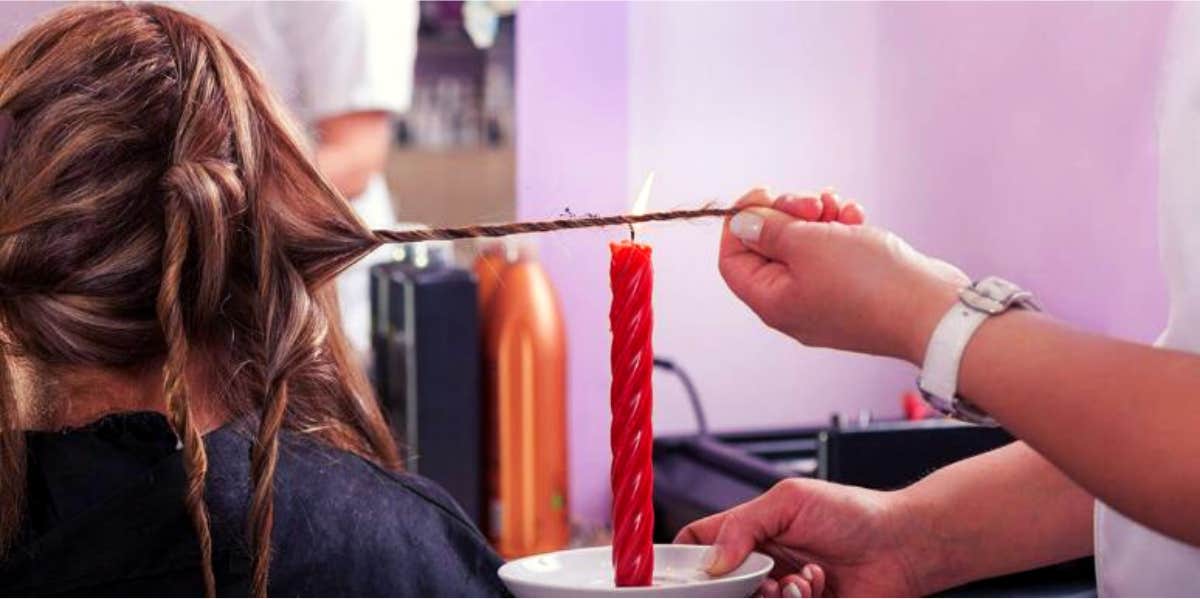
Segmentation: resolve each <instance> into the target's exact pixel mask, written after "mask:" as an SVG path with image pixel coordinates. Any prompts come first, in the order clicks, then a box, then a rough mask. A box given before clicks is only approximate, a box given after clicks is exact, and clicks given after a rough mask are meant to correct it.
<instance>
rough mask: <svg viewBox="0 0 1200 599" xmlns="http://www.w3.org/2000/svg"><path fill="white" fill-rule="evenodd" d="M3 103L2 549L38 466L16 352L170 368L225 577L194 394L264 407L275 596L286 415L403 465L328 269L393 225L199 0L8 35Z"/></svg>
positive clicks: (53, 362) (239, 411) (79, 17)
mask: <svg viewBox="0 0 1200 599" xmlns="http://www.w3.org/2000/svg"><path fill="white" fill-rule="evenodd" d="M0 111H4V112H7V113H8V114H9V115H11V117H12V130H11V132H10V134H9V135H8V139H7V143H5V144H4V145H3V146H0V556H2V555H3V554H4V551H5V549H6V548H7V547H8V546H9V545H11V543H12V542H13V541H14V537H15V535H16V534H17V533H18V531H19V529H20V526H21V522H22V518H23V506H22V502H23V497H24V494H25V490H24V487H25V476H26V475H25V455H24V448H23V446H22V443H23V436H22V431H23V430H24V429H25V428H27V427H28V423H26V422H23V417H22V408H21V405H20V404H19V402H18V397H17V392H16V390H15V389H14V385H13V383H12V378H13V375H12V372H11V364H10V362H11V361H12V360H13V359H16V358H21V359H27V360H30V361H32V362H35V363H39V364H45V365H48V366H51V367H65V368H70V367H92V368H105V369H114V370H125V371H137V370H143V371H144V370H145V369H146V368H161V370H162V377H163V384H164V388H163V395H164V401H165V406H166V412H167V414H168V417H169V420H170V421H171V424H172V426H173V427H174V428H175V430H176V433H177V434H178V435H179V438H180V440H181V442H182V446H183V459H184V465H185V468H186V470H187V475H188V489H187V492H186V495H185V497H184V498H183V500H184V501H185V502H186V506H187V509H188V513H189V514H190V515H191V518H192V520H193V524H194V526H195V529H196V533H197V535H198V536H199V539H200V547H201V555H202V559H201V564H200V567H201V568H202V571H203V573H204V580H205V590H206V592H207V593H208V594H210V595H212V594H213V593H214V592H215V582H214V580H213V574H212V563H211V551H212V549H211V545H212V542H211V536H210V533H209V527H208V516H207V512H206V509H205V505H204V477H205V472H206V469H207V461H206V457H205V450H204V444H203V441H202V440H201V437H200V433H199V430H198V428H197V425H196V422H195V420H194V418H193V409H194V406H195V405H196V404H197V402H203V404H204V405H205V407H206V408H211V409H213V410H215V411H217V412H218V413H223V414H229V415H231V416H235V417H236V416H247V415H249V416H251V419H250V420H251V421H252V422H257V431H256V433H255V435H256V436H255V442H254V444H253V449H252V455H251V476H252V479H253V480H252V483H253V495H252V497H251V503H250V508H249V515H248V524H247V527H248V530H249V536H250V539H251V541H252V543H253V545H252V546H253V547H254V558H253V559H254V568H253V579H252V591H253V592H254V594H256V595H260V596H262V595H265V594H266V592H267V572H268V566H269V563H270V551H271V542H270V537H271V527H272V520H273V511H272V510H273V507H272V506H273V485H272V483H273V478H274V472H275V461H276V455H277V448H278V442H279V441H278V439H279V433H280V431H281V429H289V430H295V431H301V432H303V433H304V434H307V435H310V436H312V437H314V438H316V439H319V440H320V441H322V442H324V443H328V444H329V445H332V446H334V447H338V448H342V449H345V450H348V451H352V452H355V453H357V454H359V455H362V456H364V457H366V458H367V459H370V460H372V461H375V462H376V463H379V464H381V465H383V466H385V467H389V468H398V467H399V466H398V464H399V461H398V457H397V452H396V446H395V442H394V440H393V439H392V437H391V435H390V434H389V432H388V429H387V426H386V425H385V423H384V421H383V418H382V416H381V414H380V411H379V409H378V406H377V404H376V403H375V400H374V398H373V396H372V395H371V392H370V389H369V387H368V385H367V382H366V379H365V377H364V376H363V375H362V373H361V372H360V371H359V369H358V368H357V367H355V366H354V365H352V362H351V360H350V359H349V357H348V356H349V355H350V354H349V350H348V346H347V345H346V342H345V339H344V337H343V334H342V332H341V329H340V327H339V325H338V323H337V306H336V298H335V296H334V295H333V289H332V286H331V285H327V284H326V283H328V282H329V281H330V279H332V278H333V277H334V276H335V275H336V274H337V273H338V272H340V271H341V270H342V269H344V268H345V267H347V266H349V265H350V264H352V263H353V262H354V261H355V260H357V259H359V258H361V257H362V256H364V255H366V254H367V253H368V252H370V250H372V249H374V248H375V247H377V246H378V244H379V242H378V241H377V240H376V239H375V238H374V237H373V235H372V234H371V232H370V230H369V229H367V228H366V227H365V226H364V225H363V223H362V222H361V221H360V220H359V219H358V218H357V217H356V215H355V214H354V212H353V210H352V209H351V208H350V206H349V205H348V204H347V202H346V201H345V199H344V198H342V197H341V196H340V195H339V194H338V192H337V191H335V190H334V189H333V188H332V187H331V186H330V185H329V184H328V183H327V182H326V181H325V179H323V178H322V177H321V175H320V174H319V173H318V172H317V171H316V169H315V168H314V167H313V165H312V163H311V162H310V161H309V159H308V158H307V157H306V154H305V151H304V149H303V146H302V145H301V143H300V142H299V141H298V140H299V137H298V135H297V133H296V132H295V129H294V128H293V126H292V125H291V124H290V122H289V120H288V119H287V118H286V117H285V114H284V112H283V110H282V109H281V108H280V107H279V105H278V103H277V102H276V101H275V100H274V99H273V98H272V97H271V95H270V94H269V93H268V91H267V90H266V88H265V86H264V85H263V83H262V81H261V80H260V78H259V77H258V75H257V74H256V73H255V71H254V69H253V68H252V67H251V66H250V65H249V63H248V62H247V61H246V60H245V58H243V57H242V56H241V54H239V53H238V52H237V51H236V50H235V49H234V48H233V47H232V46H231V45H230V44H229V43H228V42H226V41H225V40H224V39H223V38H222V37H221V36H220V35H219V34H218V33H217V32H216V31H215V30H214V29H213V28H212V27H210V26H208V25H206V24H204V23H203V22H202V21H200V20H198V19H196V18H193V17H190V16H188V15H186V14H184V13H181V12H178V11H175V10H172V9H169V8H165V7H162V6H156V5H152V4H104V5H79V6H73V7H69V8H67V9H65V10H62V11H60V12H57V13H55V14H53V15H51V16H50V17H49V18H47V19H46V20H44V21H42V22H41V23H40V24H38V25H36V26H35V27H33V28H32V29H30V30H29V31H28V32H26V33H25V35H23V36H22V37H21V38H20V39H18V40H17V41H16V42H15V43H13V44H12V45H11V46H10V47H9V48H8V49H7V50H5V51H4V53H3V54H2V55H0ZM197 381H200V382H201V383H204V384H197ZM194 388H195V389H196V390H197V391H198V390H201V389H203V390H204V394H203V396H201V395H200V393H199V392H193V389H194ZM208 390H211V391H208Z"/></svg>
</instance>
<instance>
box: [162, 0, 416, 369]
mask: <svg viewBox="0 0 1200 599" xmlns="http://www.w3.org/2000/svg"><path fill="white" fill-rule="evenodd" d="M170 4H172V5H173V6H176V7H178V8H181V9H183V10H185V11H187V12H190V13H192V14H194V15H196V16H198V17H200V18H202V19H204V20H205V21H208V22H209V23H210V24H212V25H213V26H215V27H216V28H217V29H219V30H221V31H222V32H224V33H225V34H226V35H227V36H228V37H229V38H230V39H231V40H232V42H233V43H234V45H236V46H238V47H239V48H241V49H242V51H243V52H245V53H246V54H247V56H249V58H250V60H251V61H252V62H253V63H254V64H255V65H256V66H257V67H258V69H259V71H260V73H261V74H262V76H263V78H264V79H266V81H267V84H268V85H269V86H270V87H271V88H272V89H273V90H274V91H275V93H276V94H278V95H279V97H280V98H281V99H282V100H283V102H284V104H285V105H286V106H287V107H288V109H290V110H291V113H292V114H293V115H294V116H295V117H296V118H298V119H299V120H300V122H301V125H303V127H304V132H305V133H306V135H307V137H308V139H309V140H310V142H311V144H312V148H311V149H312V155H313V158H314V160H315V161H316V163H317V167H318V168H319V169H320V170H321V172H322V174H324V175H325V177H326V178H327V179H329V181H330V183H332V184H333V186H334V187H336V188H337V189H338V191H340V192H342V194H343V195H345V196H346V198H347V199H348V200H350V204H351V205H352V206H353V207H354V210H355V211H356V212H357V213H358V215H359V216H360V217H361V218H362V219H363V221H365V222H366V224H367V226H368V227H370V228H372V229H383V228H390V227H392V226H394V225H395V224H396V215H395V212H394V209H393V206H392V201H391V198H390V197H389V193H388V188H387V184H386V182H385V180H384V175H383V169H384V165H385V162H386V160H387V155H388V148H389V145H390V142H391V131H392V127H391V125H392V118H393V116H394V115H396V114H398V113H401V112H403V111H405V110H407V109H408V107H409V105H410V103H411V101H412V87H413V63H414V61H415V59H416V54H417V25H418V20H419V19H418V10H417V2H415V1H410V0H397V1H388V2H302V3H290V2H199V1H196V2H178V3H170ZM386 254H387V251H386V250H382V251H381V253H377V254H376V255H374V256H369V257H367V258H366V259H364V260H361V261H359V262H358V263H356V264H355V265H354V266H352V267H350V268H349V269H348V270H347V271H346V272H344V273H343V274H342V275H341V277H340V278H339V279H338V282H337V284H338V300H339V302H340V303H341V314H342V321H343V325H344V327H345V330H346V335H347V337H348V338H349V340H350V344H351V345H352V346H353V347H354V349H355V350H356V351H357V352H358V353H359V357H360V358H365V357H366V356H367V354H368V352H369V351H370V347H371V343H370V334H369V329H370V313H371V312H370V307H371V300H370V294H369V270H370V267H371V265H372V264H374V263H376V262H379V261H381V259H382V256H386ZM364 363H365V360H364Z"/></svg>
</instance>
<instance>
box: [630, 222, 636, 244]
mask: <svg viewBox="0 0 1200 599" xmlns="http://www.w3.org/2000/svg"><path fill="white" fill-rule="evenodd" d="M629 241H631V242H632V241H637V229H635V228H634V226H633V223H629Z"/></svg>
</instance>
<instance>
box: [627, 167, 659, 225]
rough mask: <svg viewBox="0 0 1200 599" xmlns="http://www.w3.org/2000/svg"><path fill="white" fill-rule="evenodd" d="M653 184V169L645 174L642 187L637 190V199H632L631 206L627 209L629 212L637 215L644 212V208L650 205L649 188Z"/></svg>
mask: <svg viewBox="0 0 1200 599" xmlns="http://www.w3.org/2000/svg"><path fill="white" fill-rule="evenodd" d="M653 186H654V171H650V174H649V175H646V180H645V181H643V182H642V188H641V189H640V190H638V194H637V199H636V200H634V201H633V208H632V209H631V210H630V211H629V213H630V214H632V215H634V216H637V215H639V214H645V213H646V208H647V207H648V206H649V205H650V188H651V187H653Z"/></svg>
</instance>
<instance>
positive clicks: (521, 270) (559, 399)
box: [477, 248, 570, 558]
mask: <svg viewBox="0 0 1200 599" xmlns="http://www.w3.org/2000/svg"><path fill="white" fill-rule="evenodd" d="M517 254H518V255H517V257H516V259H515V260H514V261H513V262H512V263H510V264H508V265H507V266H505V267H504V269H503V271H502V272H501V275H500V279H499V281H498V282H497V284H496V285H495V289H494V290H493V291H492V292H491V296H492V297H491V298H490V300H489V301H488V305H487V307H486V308H485V313H486V314H487V315H488V322H487V323H485V325H484V326H485V332H484V351H485V363H486V373H487V384H488V386H489V389H488V400H489V403H490V405H489V410H488V412H489V417H490V418H489V423H488V426H489V427H490V429H491V430H489V437H490V442H491V445H490V448H491V451H490V455H489V461H490V462H492V468H491V471H490V473H489V479H490V480H489V483H490V484H489V489H490V493H489V495H490V497H489V514H488V528H489V531H490V533H491V534H490V536H491V537H492V542H493V543H494V544H495V546H496V550H497V551H499V553H500V554H501V555H502V556H504V557H505V558H515V557H520V556H525V555H530V554H534V553H542V552H546V551H554V550H556V549H562V548H563V547H565V546H566V545H567V542H568V541H569V540H570V525H569V520H568V517H567V431H566V428H567V412H566V393H567V388H566V378H567V377H566V371H567V364H566V337H565V331H564V327H563V321H562V311H561V309H560V306H559V301H558V296H557V295H556V294H555V292H554V287H553V286H552V285H551V284H550V279H549V278H548V277H547V276H546V272H545V270H543V269H542V267H541V265H540V264H538V262H537V261H536V259H534V257H533V256H532V254H531V252H530V251H529V250H528V249H525V248H522V250H521V251H519V252H518V253H517ZM477 272H478V265H477Z"/></svg>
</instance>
